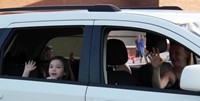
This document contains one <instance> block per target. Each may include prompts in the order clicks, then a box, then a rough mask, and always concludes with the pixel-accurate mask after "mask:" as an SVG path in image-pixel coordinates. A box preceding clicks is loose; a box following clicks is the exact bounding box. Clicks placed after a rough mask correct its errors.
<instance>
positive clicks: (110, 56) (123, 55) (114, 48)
mask: <svg viewBox="0 0 200 101" xmlns="http://www.w3.org/2000/svg"><path fill="white" fill-rule="evenodd" d="M127 60H128V53H127V49H126V46H125V44H124V43H123V42H122V41H121V40H118V39H109V40H108V41H107V64H108V65H122V64H125V63H126V62H127Z"/></svg>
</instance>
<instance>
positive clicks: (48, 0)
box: [0, 0, 158, 8]
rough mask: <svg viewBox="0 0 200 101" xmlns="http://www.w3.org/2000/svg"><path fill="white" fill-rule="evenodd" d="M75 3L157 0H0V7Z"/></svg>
mask: <svg viewBox="0 0 200 101" xmlns="http://www.w3.org/2000/svg"><path fill="white" fill-rule="evenodd" d="M76 4H113V5H116V6H119V7H138V6H158V0H0V8H7V7H20V6H36V5H39V6H41V5H76Z"/></svg>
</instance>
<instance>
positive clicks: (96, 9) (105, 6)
mask: <svg viewBox="0 0 200 101" xmlns="http://www.w3.org/2000/svg"><path fill="white" fill-rule="evenodd" d="M67 9H87V10H88V11H93V12H102V11H103V12H116V11H120V8H118V7H117V6H114V5H110V4H99V5H83V6H76V5H72V6H32V7H20V8H3V9H0V12H15V11H34V10H67Z"/></svg>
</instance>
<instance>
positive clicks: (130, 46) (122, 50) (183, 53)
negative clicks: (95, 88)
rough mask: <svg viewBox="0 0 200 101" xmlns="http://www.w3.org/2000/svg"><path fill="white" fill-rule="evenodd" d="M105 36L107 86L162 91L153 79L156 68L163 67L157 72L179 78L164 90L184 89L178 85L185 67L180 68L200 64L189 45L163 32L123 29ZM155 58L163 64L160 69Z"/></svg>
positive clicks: (109, 32) (112, 30)
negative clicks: (147, 88)
mask: <svg viewBox="0 0 200 101" xmlns="http://www.w3.org/2000/svg"><path fill="white" fill-rule="evenodd" d="M105 33H108V34H107V40H106V42H105V43H106V44H105V46H106V47H104V48H106V51H105V53H106V67H105V68H104V70H105V75H104V76H105V80H106V84H109V85H115V86H117V85H119V86H120V85H123V86H140V87H155V88H159V87H157V86H155V84H157V83H158V82H159V81H156V80H155V81H154V80H153V81H152V79H155V78H152V76H153V74H155V72H154V70H155V68H159V69H157V71H158V72H156V73H159V74H158V75H160V76H161V75H162V74H163V75H164V73H167V72H170V71H171V72H170V73H172V74H171V75H168V76H169V78H170V77H172V78H173V77H174V78H175V79H174V83H173V84H172V85H169V84H170V83H167V84H166V85H167V86H166V87H164V88H170V89H180V85H179V83H178V82H179V79H180V75H181V71H182V68H178V67H183V68H184V67H185V66H188V65H192V64H194V63H195V61H197V62H198V61H199V60H198V59H199V58H196V59H195V58H194V57H193V52H191V51H190V50H189V49H188V48H187V46H184V45H182V44H181V43H177V42H176V40H174V39H169V38H168V37H166V36H163V35H162V34H161V33H156V32H152V31H148V30H144V29H139V30H138V29H137V30H134V29H128V30H127V29H119V28H116V29H108V31H107V30H105ZM154 49H155V50H154ZM170 57H171V58H170ZM153 59H154V60H153ZM155 59H157V60H158V61H159V63H160V65H159V67H154V66H155V65H152V62H153V63H155ZM175 59H176V60H175ZM184 62H185V63H184ZM184 64H185V65H184ZM172 71H176V72H172ZM175 73H176V74H175ZM176 75H178V76H176ZM160 78H161V77H160Z"/></svg>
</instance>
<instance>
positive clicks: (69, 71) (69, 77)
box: [49, 56, 75, 80]
mask: <svg viewBox="0 0 200 101" xmlns="http://www.w3.org/2000/svg"><path fill="white" fill-rule="evenodd" d="M53 60H60V61H61V62H62V63H63V66H64V73H65V74H66V75H64V76H63V78H62V80H75V78H74V74H73V72H72V69H71V67H70V65H69V62H68V60H67V59H65V58H64V57H62V56H54V57H53V58H52V59H51V60H50V62H51V61H53ZM50 62H49V64H50Z"/></svg>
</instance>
